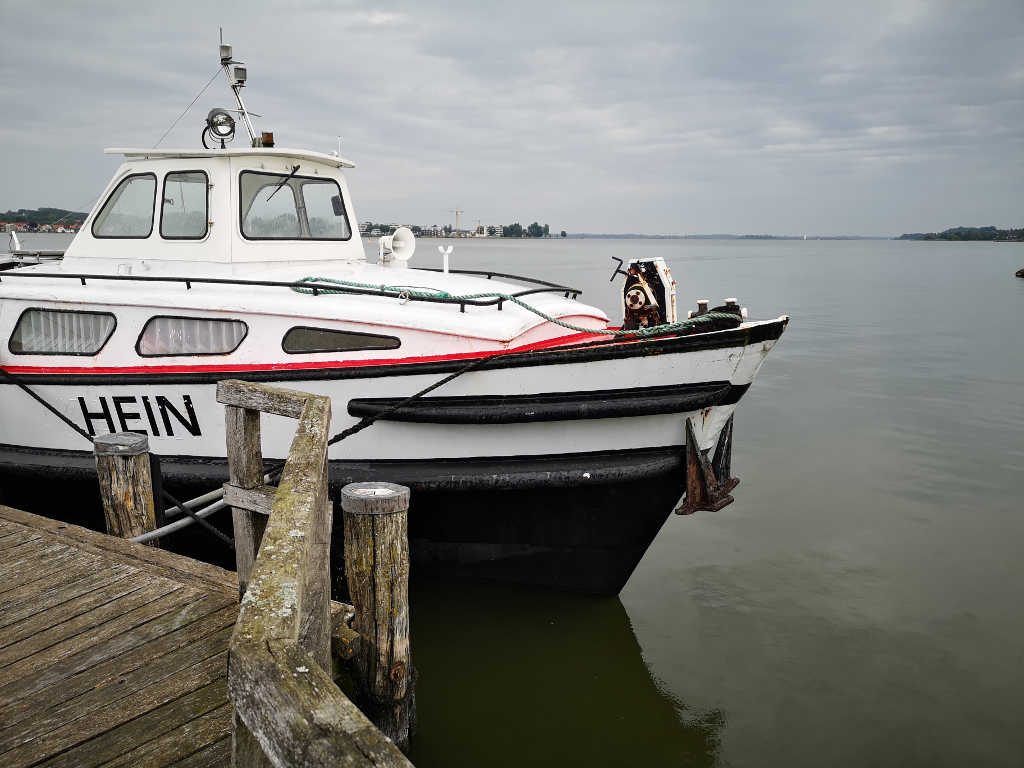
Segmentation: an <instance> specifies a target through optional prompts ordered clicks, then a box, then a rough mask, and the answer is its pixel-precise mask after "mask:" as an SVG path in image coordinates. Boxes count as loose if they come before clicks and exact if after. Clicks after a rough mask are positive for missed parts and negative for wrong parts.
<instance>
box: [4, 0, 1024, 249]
mask: <svg viewBox="0 0 1024 768" xmlns="http://www.w3.org/2000/svg"><path fill="white" fill-rule="evenodd" d="M0 18H2V19H3V30H4V34H3V37H2V39H0V211H3V210H7V209H9V208H35V207H38V206H54V207H61V208H71V209H75V210H85V209H87V208H89V207H90V206H91V204H92V203H93V201H94V198H95V196H96V195H98V194H99V193H100V192H101V191H102V189H103V187H104V186H105V185H106V183H107V181H108V180H109V178H110V176H111V174H112V173H113V172H114V170H115V169H116V167H117V165H118V162H119V161H118V159H117V158H113V157H109V156H105V155H103V153H102V150H103V148H104V147H111V146H136V147H149V146H153V145H154V144H155V143H156V142H157V140H158V139H159V138H160V136H161V135H162V134H163V133H164V131H165V130H166V129H167V128H168V126H170V125H171V123H172V122H173V121H174V120H175V118H177V117H178V115H179V114H180V113H181V112H182V110H183V109H184V108H185V107H186V105H188V104H189V102H190V101H191V100H192V99H193V98H194V97H195V95H196V94H197V93H198V92H199V91H200V89H201V88H202V87H203V85H204V84H206V83H207V82H208V81H209V79H210V77H211V76H212V75H214V73H215V72H216V70H217V67H218V57H217V44H218V42H219V40H218V28H219V27H223V29H224V39H225V42H228V43H231V44H232V45H233V46H234V53H235V58H236V59H240V60H243V61H245V62H246V63H247V65H248V67H249V82H248V85H247V87H246V89H245V91H244V92H243V95H244V98H245V99H246V103H247V106H248V107H249V109H251V110H253V111H254V112H257V113H259V114H260V115H262V117H261V118H260V119H258V120H256V121H255V122H256V126H257V130H272V131H273V132H274V134H275V137H276V139H277V143H278V145H279V146H293V147H304V148H308V149H315V150H321V151H331V150H333V149H336V148H337V144H338V138H337V137H338V136H339V135H340V136H341V137H342V139H341V141H342V154H343V155H344V156H345V157H347V158H349V159H350V160H353V161H354V162H355V163H356V165H357V166H358V167H357V168H356V169H355V170H352V171H349V172H348V180H349V185H350V188H351V191H352V196H353V201H354V204H355V209H356V214H357V217H358V218H360V219H370V220H375V221H377V220H384V221H397V222H405V223H415V224H423V225H427V224H445V223H450V222H451V221H452V214H451V210H452V209H453V208H456V207H457V208H460V209H462V210H464V211H465V214H464V216H463V219H462V223H463V224H464V225H465V224H468V223H471V224H473V225H475V223H476V220H477V219H480V220H482V222H483V223H484V224H499V223H510V222H512V221H520V222H521V223H523V224H524V225H525V224H528V223H529V222H531V221H534V220H537V221H540V222H542V223H548V224H550V226H551V228H552V229H553V230H555V231H558V230H561V229H565V230H568V231H569V232H595V233H598V232H605V233H623V232H644V233H652V234H653V233H660V234H669V233H672V234H684V233H687V234H696V233H719V232H721V233H726V232H728V233H741V234H742V233H773V234H797V235H799V234H811V235H840V234H860V235H895V234H900V233H902V232H915V231H936V230H941V229H945V228H946V227H951V226H958V225H963V226H984V225H990V224H991V225H996V226H1000V227H1010V226H1016V227H1020V226H1024V210H1022V204H1021V201H1022V200H1024V2H1021V0H1006V1H1005V2H1002V1H998V0H994V1H992V2H988V1H986V0H975V1H972V2H967V3H965V2H929V1H925V0H922V1H917V0H888V1H887V2H876V1H875V0H862V1H861V2H856V3H851V2H849V1H848V0H846V1H845V2H830V1H829V0H818V1H816V2H767V1H766V2H759V3H752V2H732V1H731V0H709V1H708V2H682V1H681V0H676V1H675V2H646V0H631V2H600V1H596V0H592V1H591V2H564V3H552V2H536V1H535V0H517V2H514V3H509V2H501V3H490V2H479V1H478V2H464V3H463V2H449V3H438V4H428V3H423V2H419V3H388V2H372V3H362V2H326V1H325V0H321V1H320V2H317V1H316V0H309V1H306V0H290V1H289V2H261V1H260V0H249V1H248V2H244V3H218V2H211V1H210V0H207V1H206V2H193V0H177V1H176V2H173V3H139V2H137V0H132V1H131V2H104V1H103V0H96V1H94V2H89V3H80V2H75V3H60V2H47V3H31V2H25V1H24V0H20V1H18V2H15V1H14V0H0ZM216 106H225V107H231V106H233V104H232V99H231V93H230V91H229V89H228V88H227V85H226V83H225V81H224V79H223V77H220V78H218V79H215V80H214V82H213V84H212V85H211V86H210V87H209V89H208V90H207V91H206V92H205V93H204V94H203V96H202V97H201V98H200V99H199V101H198V102H197V103H196V105H195V106H194V107H193V108H192V109H191V111H189V112H188V114H186V115H185V117H184V118H182V120H181V122H180V123H178V125H177V126H176V127H175V128H174V130H173V131H171V133H170V134H169V135H168V137H167V138H166V139H164V141H163V143H162V144H161V146H164V147H196V146H199V136H200V132H201V129H202V127H203V121H204V118H205V115H206V113H207V111H208V110H209V109H211V108H212V107H216ZM240 133H242V134H243V135H244V131H242V130H240ZM241 142H242V139H241V138H236V140H235V145H236V146H238V145H240V144H241Z"/></svg>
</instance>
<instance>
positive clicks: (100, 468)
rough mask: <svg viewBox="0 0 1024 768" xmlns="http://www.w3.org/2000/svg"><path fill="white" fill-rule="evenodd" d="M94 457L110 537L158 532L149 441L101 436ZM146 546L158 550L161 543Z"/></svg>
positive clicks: (132, 434) (129, 434) (123, 434)
mask: <svg viewBox="0 0 1024 768" xmlns="http://www.w3.org/2000/svg"><path fill="white" fill-rule="evenodd" d="M93 453H94V455H95V457H96V474H97V476H98V478H99V483H100V495H101V496H102V498H103V515H104V517H105V518H106V524H107V533H109V534H110V535H112V536H118V537H120V538H123V539H128V538H131V537H133V536H140V535H141V534H143V533H148V532H149V531H152V530H155V529H156V500H155V499H154V498H153V475H152V472H151V471H150V458H149V438H147V437H146V436H145V435H140V434H137V433H135V432H115V433H113V434H109V435H98V436H97V437H96V439H95V440H94V441H93ZM146 543H147V544H148V545H149V546H153V547H155V546H157V545H158V543H159V540H157V539H153V540H150V541H148V542H146Z"/></svg>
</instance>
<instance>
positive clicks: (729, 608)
mask: <svg viewBox="0 0 1024 768" xmlns="http://www.w3.org/2000/svg"><path fill="white" fill-rule="evenodd" d="M433 246H434V242H433V241H421V243H420V247H421V248H422V250H421V251H420V252H418V253H417V255H416V257H415V259H416V261H417V262H419V263H425V262H428V261H430V262H432V261H436V257H435V255H434V254H435V251H434V247H433ZM612 255H617V256H621V257H623V258H625V257H628V256H645V257H646V256H658V255H660V256H664V257H665V258H666V259H667V260H668V262H669V263H670V265H671V266H672V269H673V274H674V276H675V277H676V279H677V280H678V282H679V299H680V306H681V307H686V306H689V305H690V304H691V303H692V302H693V301H694V300H695V299H697V298H709V299H711V300H712V301H713V302H714V301H716V300H718V299H721V298H723V297H725V296H738V297H739V298H740V299H741V301H742V303H743V304H745V305H746V306H748V307H749V308H750V310H751V314H752V316H755V317H768V316H775V315H778V314H781V313H783V312H785V313H789V314H790V315H791V316H792V318H793V319H792V323H791V324H790V327H789V330H788V331H787V332H786V334H785V335H784V336H783V339H782V341H781V343H780V344H779V346H777V347H776V349H775V350H774V352H773V353H772V355H771V356H770V357H769V359H768V361H767V363H766V364H765V366H764V368H763V370H762V372H761V375H760V377H759V378H758V380H757V381H756V383H755V385H754V386H753V387H752V388H751V390H750V392H749V393H748V395H747V397H746V398H745V399H744V400H743V403H742V404H741V405H740V408H739V410H738V412H737V418H736V447H735V453H734V471H735V472H736V474H737V475H738V476H739V477H741V478H742V480H743V483H742V484H741V485H740V487H739V488H738V489H737V491H736V499H737V500H736V502H735V503H734V504H733V505H732V506H730V507H727V508H726V509H724V510H722V511H720V512H718V513H714V514H712V513H698V514H697V515H695V516H693V517H688V518H679V517H675V516H673V517H672V518H671V519H670V520H669V521H668V522H667V523H666V524H665V526H664V528H663V529H662V531H661V533H660V534H659V536H658V538H657V540H656V541H655V543H654V545H653V546H652V548H651V549H650V551H649V552H648V554H647V556H646V558H645V559H644V561H643V562H642V563H641V564H640V566H639V568H638V569H637V571H636V572H635V573H634V575H633V578H632V579H631V580H630V582H629V584H628V585H627V586H626V588H625V590H624V591H623V592H622V594H621V595H620V597H619V599H610V600H607V599H592V598H580V597H572V596H569V597H567V596H564V595H553V594H548V593H543V592H541V593H538V592H536V591H526V590H515V589H503V588H496V587H478V588H472V589H466V588H464V587H461V588H454V587H452V586H451V585H445V584H438V583H423V582H422V581H420V582H417V581H416V578H415V574H414V575H413V584H414V595H413V600H414V602H413V629H414V633H415V636H414V638H413V642H414V645H413V649H414V654H415V658H416V662H417V666H418V667H419V668H420V671H421V675H422V677H421V682H420V687H419V691H418V696H419V707H420V713H421V715H420V716H421V729H420V733H419V734H418V736H417V738H416V740H415V742H414V750H413V755H412V757H413V759H414V761H415V762H416V764H417V765H418V766H484V765H490V766H502V765H509V766H511V765H533V766H541V765H564V764H569V765H572V764H580V765H583V764H587V765H602V766H604V765H607V766H617V765H736V766H747V765H758V766H765V765H769V766H803V765H832V766H858V767H859V766H864V765H892V766H914V765H920V766H936V765H948V766H962V765H989V766H1003V765H1005V766H1020V765H1022V764H1024V728H1022V727H1021V725H1022V724H1021V716H1022V712H1024V609H1022V607H1021V594H1020V592H1021V588H1020V585H1021V584H1022V583H1024V558H1022V556H1021V555H1022V552H1024V504H1022V490H1021V488H1022V481H1024V343H1022V342H1021V339H1020V333H1021V328H1022V326H1024V280H1021V279H1018V278H1015V277H1014V276H1013V275H1014V272H1015V271H1016V270H1017V269H1018V268H1020V267H1021V266H1024V247H1021V246H1017V245H994V244H974V245H972V244H958V243H903V242H893V241H865V242H816V241H796V242H791V241H786V242H766V241H758V242H730V241H607V240H604V241H594V240H588V241H568V242H565V241H546V242H507V243H506V242H483V243H477V242H467V243H458V244H457V245H456V246H455V253H454V254H453V265H454V266H458V267H466V268H469V267H492V268H504V269H506V270H508V271H513V272H514V271H516V270H524V271H525V272H526V273H532V274H537V275H540V276H544V277H548V278H551V279H556V280H565V281H567V282H569V283H572V284H573V285H576V286H578V287H581V288H583V289H584V290H585V294H584V297H585V298H586V299H588V300H589V301H590V302H592V303H596V304H599V305H601V306H603V307H605V308H606V309H607V310H609V311H611V310H613V309H615V307H616V303H615V302H616V301H617V295H616V290H615V287H613V286H610V285H609V283H608V282H607V280H608V275H609V274H610V273H611V263H612V262H611V260H610V257H611V256H612ZM615 314H617V310H615Z"/></svg>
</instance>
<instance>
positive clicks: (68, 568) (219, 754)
mask: <svg viewBox="0 0 1024 768" xmlns="http://www.w3.org/2000/svg"><path fill="white" fill-rule="evenodd" d="M237 616H238V582H237V580H236V577H235V574H234V573H232V572H230V571H225V570H223V569H221V568H216V567H214V566H212V565H208V564H206V563H201V562H197V561H195V560H190V559H189V558H186V557H181V556H179V555H175V554H172V553H169V552H164V551H161V550H159V549H154V548H152V547H146V546H143V545H140V544H132V543H130V542H127V541H124V540H121V539H117V538H114V537H111V536H106V535H103V534H100V533H96V532H94V531H89V530H86V529H85V528H79V527H78V526H74V525H69V524H66V523H61V522H58V521H55V520H49V519H47V518H43V517H37V516H36V515H31V514H28V513H26V512H21V511H18V510H14V509H11V508H9V507H4V506H0V765H3V766H6V767H8V768H15V767H16V766H34V765H45V766H69V767H70V766H74V767H75V768H84V767H85V766H95V765H101V764H102V765H110V766H115V765H131V766H140V765H145V766H171V765H173V766H180V767H182V768H184V766H192V767H194V768H198V766H214V765H216V766H224V765H230V763H231V720H232V714H231V713H232V706H231V703H230V701H229V700H228V692H227V656H228V644H229V642H230V639H231V632H232V629H233V628H234V625H235V620H236V618H237Z"/></svg>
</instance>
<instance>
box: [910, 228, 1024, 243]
mask: <svg viewBox="0 0 1024 768" xmlns="http://www.w3.org/2000/svg"><path fill="white" fill-rule="evenodd" d="M898 239H899V240H1013V241H1021V240H1024V228H1021V229H996V228H995V227H953V228H952V229H947V230H943V231H942V232H911V233H908V234H904V235H900V236H899V238H898Z"/></svg>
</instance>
